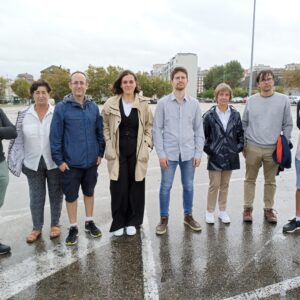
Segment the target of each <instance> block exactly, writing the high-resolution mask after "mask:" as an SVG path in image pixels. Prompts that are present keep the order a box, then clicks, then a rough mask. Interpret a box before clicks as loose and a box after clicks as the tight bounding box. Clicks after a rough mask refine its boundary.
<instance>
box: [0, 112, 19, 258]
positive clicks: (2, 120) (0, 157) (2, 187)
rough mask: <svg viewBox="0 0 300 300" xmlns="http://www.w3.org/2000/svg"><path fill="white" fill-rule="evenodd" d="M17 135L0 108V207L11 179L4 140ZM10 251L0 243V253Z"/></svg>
mask: <svg viewBox="0 0 300 300" xmlns="http://www.w3.org/2000/svg"><path fill="white" fill-rule="evenodd" d="M16 137H17V132H16V128H15V126H14V125H13V124H12V123H11V122H10V121H9V119H8V118H7V116H6V114H5V113H4V111H3V110H2V109H0V207H1V206H2V205H3V202H4V198H5V193H6V188H7V185H8V181H9V177H8V169H7V164H6V161H5V156H4V152H3V146H2V140H4V139H5V140H10V139H15V138H16ZM8 252H10V247H9V246H7V245H4V244H1V243H0V254H5V253H8Z"/></svg>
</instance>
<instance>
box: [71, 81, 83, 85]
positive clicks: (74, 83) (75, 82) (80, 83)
mask: <svg viewBox="0 0 300 300" xmlns="http://www.w3.org/2000/svg"><path fill="white" fill-rule="evenodd" d="M72 84H73V85H85V82H84V81H73V82H72Z"/></svg>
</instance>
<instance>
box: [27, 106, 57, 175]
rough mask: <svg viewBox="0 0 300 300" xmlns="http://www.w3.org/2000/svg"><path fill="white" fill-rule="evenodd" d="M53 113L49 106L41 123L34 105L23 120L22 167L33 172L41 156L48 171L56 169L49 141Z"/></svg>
mask: <svg viewBox="0 0 300 300" xmlns="http://www.w3.org/2000/svg"><path fill="white" fill-rule="evenodd" d="M53 111H54V107H53V106H52V105H49V108H48V111H47V113H46V115H45V116H44V118H43V120H42V122H41V121H40V119H39V117H38V114H37V112H36V111H35V109H34V105H32V106H31V107H30V108H29V110H28V111H27V113H26V115H25V117H24V119H23V123H22V133H23V136H24V165H25V167H27V168H29V169H31V170H33V171H37V169H38V166H39V162H40V159H41V156H43V157H44V160H45V163H46V166H47V169H48V170H51V169H55V168H57V166H56V164H55V163H54V161H53V160H52V157H51V150H50V141H49V134H50V124H51V121H52V117H53Z"/></svg>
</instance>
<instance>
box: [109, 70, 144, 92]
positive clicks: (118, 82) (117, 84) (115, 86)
mask: <svg viewBox="0 0 300 300" xmlns="http://www.w3.org/2000/svg"><path fill="white" fill-rule="evenodd" d="M127 75H132V76H133V77H134V80H135V82H136V87H135V89H134V93H135V94H137V93H139V92H140V89H139V87H138V80H137V77H136V75H135V74H134V73H133V72H132V71H130V70H124V71H122V72H121V73H120V74H119V76H118V78H117V79H116V80H115V82H114V83H113V86H112V91H113V93H114V95H121V94H123V90H122V88H121V83H122V79H123V77H125V76H127Z"/></svg>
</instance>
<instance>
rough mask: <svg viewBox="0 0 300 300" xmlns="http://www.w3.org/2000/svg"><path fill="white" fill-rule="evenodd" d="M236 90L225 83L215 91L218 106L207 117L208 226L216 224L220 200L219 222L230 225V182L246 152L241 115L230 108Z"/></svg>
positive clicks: (205, 118)
mask: <svg viewBox="0 0 300 300" xmlns="http://www.w3.org/2000/svg"><path fill="white" fill-rule="evenodd" d="M231 98H232V90H231V88H230V86H229V85H227V84H225V83H221V84H219V85H218V86H217V87H216V89H215V100H216V102H217V105H216V106H213V107H212V108H211V109H210V110H209V111H207V112H206V113H205V115H204V116H203V119H204V120H203V127H204V133H205V145H204V151H205V152H206V154H207V155H208V163H207V169H208V174H209V188H208V195H207V211H206V223H209V224H214V222H215V220H214V210H215V207H216V201H217V197H218V202H219V218H220V219H221V221H222V222H223V223H230V217H229V216H228V214H227V212H226V204H227V195H228V187H229V181H230V177H231V173H232V170H236V169H239V168H240V160H239V152H241V151H242V150H243V148H244V132H243V127H242V122H241V117H240V113H239V112H238V111H237V110H236V109H235V108H234V107H232V106H230V105H228V103H229V101H230V99H231Z"/></svg>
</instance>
